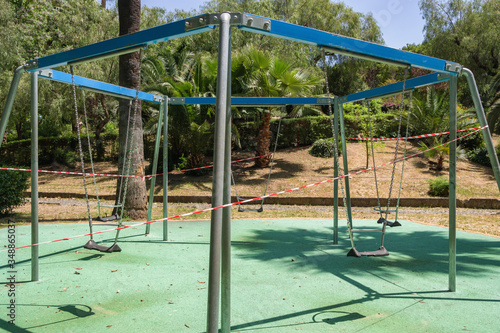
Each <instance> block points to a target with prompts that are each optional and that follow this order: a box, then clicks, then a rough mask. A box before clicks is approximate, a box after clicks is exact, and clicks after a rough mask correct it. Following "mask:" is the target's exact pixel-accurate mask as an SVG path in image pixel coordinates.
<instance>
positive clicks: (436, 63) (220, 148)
mask: <svg viewBox="0 0 500 333" xmlns="http://www.w3.org/2000/svg"><path fill="white" fill-rule="evenodd" d="M216 27H219V28H220V34H219V65H218V66H219V68H218V77H217V80H218V85H217V97H216V105H217V108H216V113H217V117H216V124H215V126H216V143H215V145H214V157H215V159H214V189H213V191H212V197H213V203H212V204H213V205H218V204H222V203H228V197H229V195H228V193H230V185H231V182H230V181H228V179H230V175H228V172H229V171H228V170H230V166H229V164H230V158H228V156H230V134H231V133H230V128H229V126H228V124H229V120H228V119H230V108H231V103H232V99H231V97H230V96H231V91H230V89H231V88H230V87H231V85H230V80H231V74H230V64H231V52H230V51H231V27H237V28H238V29H240V30H243V31H249V32H253V33H258V34H262V35H267V36H273V37H277V38H282V39H287V40H291V41H297V42H302V43H305V44H308V45H313V46H317V47H319V48H324V49H327V50H329V51H331V52H336V53H338V54H344V55H349V56H353V57H357V58H361V59H366V60H371V61H378V62H382V63H388V64H392V65H396V66H404V67H407V66H412V67H417V68H423V69H428V70H431V71H432V72H434V73H433V74H430V75H437V77H436V79H438V80H445V79H446V80H449V82H450V128H453V129H454V128H456V107H455V108H453V106H456V93H457V85H456V82H457V78H458V76H459V75H464V76H466V78H467V82H468V84H469V88H470V92H471V95H472V98H473V101H474V106H475V109H476V112H477V116H478V118H479V122H480V124H481V126H485V125H486V117H485V114H484V110H483V107H482V105H481V100H480V97H479V93H478V90H477V86H476V83H475V81H474V76H473V74H472V72H471V71H470V70H468V69H466V68H463V67H462V66H461V65H460V64H457V63H454V62H449V61H446V60H442V59H437V58H433V57H429V56H425V55H421V54H415V53H411V52H405V51H401V50H397V49H393V48H390V47H387V46H383V45H379V44H375V43H370V42H365V41H361V40H357V39H354V38H350V37H345V36H341V35H337V34H332V33H329V32H325V31H320V30H316V29H312V28H308V27H302V26H298V25H295V24H291V23H287V22H282V21H277V20H273V19H268V18H265V17H260V16H256V15H251V14H246V13H227V12H226V13H222V14H210V13H209V14H202V15H198V16H195V17H191V18H187V19H184V20H179V21H176V22H171V23H167V24H164V25H160V26H157V27H154V28H151V29H147V30H142V31H139V32H137V33H134V34H130V35H126V36H121V37H117V38H113V39H109V40H106V41H102V42H99V43H95V44H91V45H87V46H84V47H80V48H77V49H73V50H69V51H64V52H60V53H56V54H53V55H49V56H46V57H41V58H38V59H34V60H31V61H29V62H27V63H26V64H25V65H23V66H21V67H19V68H17V69H16V70H15V72H14V77H13V80H12V83H11V87H10V90H9V94H8V96H7V100H6V103H5V107H4V111H3V114H2V118H1V119H0V136H2V137H3V135H4V133H5V130H6V128H7V122H8V119H9V116H10V113H11V110H12V106H13V102H14V97H15V95H16V91H17V88H18V84H19V80H20V76H21V75H22V73H24V72H29V73H33V74H32V95H35V96H32V116H33V115H36V109H37V97H36V95H37V93H36V90H37V84H36V82H35V81H36V77H37V75H41V74H43V72H40V71H43V70H47V69H48V70H50V69H53V68H55V67H59V66H63V65H71V64H76V63H81V62H87V61H93V60H96V59H100V58H104V57H111V56H116V55H119V54H124V53H129V52H134V51H136V50H138V49H140V48H144V47H147V46H148V45H152V44H156V43H159V42H163V41H167V40H172V39H176V38H181V37H185V36H189V35H194V34H198V33H202V32H206V31H209V30H212V29H214V28H216ZM417 79H420V78H417ZM415 80H416V79H415ZM408 81H410V80H408ZM408 81H407V82H406V84H407V85H408ZM431 81H432V80H431ZM415 82H416V81H415ZM427 84H432V83H429V82H427ZM422 85H426V84H422ZM408 89H409V88H408ZM396 91H400V89H398V86H397V84H394V85H389V86H386V87H381V88H376V89H372V90H370V91H368V92H362V93H358V94H353V95H349V96H345V97H342V98H338V97H337V98H336V100H335V101H336V103H335V105H338V107H336V108H335V109H336V114H337V113H338V119H337V120H335V122H336V123H337V122H338V123H339V124H340V127H341V129H340V132H341V135H342V145H343V146H345V135H344V124H343V110H342V104H343V103H346V102H350V101H351V102H352V101H355V100H362V99H369V98H375V97H380V96H384V95H388V94H394V93H395V92H396ZM164 104H165V105H166V104H167V103H166V102H165V103H164ZM164 112H165V115H166V111H164ZM165 119H166V117H165V118H164V121H165ZM35 123H36V122H32V124H34V125H33V126H35V127H36V124H35ZM337 126H338V125H337V124H336V125H335V127H337ZM451 132H452V133H453V132H454V131H453V130H451ZM482 132H483V137H484V139H485V142H486V146H487V150H488V153H489V156H490V159H491V164H492V166H493V172H494V175H495V178H496V180H497V185H498V187H499V189H500V168H499V163H498V158H497V157H496V154H495V153H494V151H495V150H494V146H493V142H492V140H491V134H490V131H489V129H488V128H486V129H485V130H483V131H482ZM32 133H33V132H32ZM34 133H35V134H36V129H35V132H34ZM453 135H454V134H452V137H453ZM164 145H165V142H164ZM0 146H1V142H0ZM228 146H229V147H228ZM37 154H38V152H37V138H33V141H32V168H35V167H37ZM455 158H456V144H452V145H450V215H449V220H450V225H449V230H450V234H449V243H450V248H449V256H450V259H449V265H450V269H449V290H450V291H455V290H456V234H455V231H456V196H455V194H454V192H455V191H456V164H455ZM344 159H345V157H344ZM452 160H453V161H452ZM165 165H166V163H164V166H165ZM347 171H348V168H347V163H346V161H345V160H344V172H347ZM165 173H166V172H165ZM33 174H36V172H33V173H32V180H35V181H36V180H37V178H36V176H33ZM164 179H165V178H164ZM344 180H345V181H346V185H347V184H348V182H347V181H348V180H347V179H345V178H344ZM35 183H36V182H35ZM335 185H337V182H336V183H335ZM335 187H337V186H335ZM35 189H37V188H36V186H35ZM33 192H34V194H33V196H34V197H37V191H33ZM452 192H453V193H452ZM35 199H36V198H35ZM335 202H336V203H337V202H338V201H337V200H336V199H335ZM164 203H165V204H166V202H165V199H164ZM35 209H37V207H33V210H35ZM218 211H219V210H217V211H213V213H212V218H211V223H212V230H211V243H210V267H209V275H210V282H209V301H208V315H207V331H208V332H210V333H213V332H217V331H218V320H219V290H220V289H219V287H221V275H222V310H221V312H222V326H221V331H222V332H229V331H230V322H229V316H230V285H229V284H230V282H229V274H230V212H229V209H226V208H225V209H224V210H223V211H221V212H220V213H219V212H218ZM35 214H36V213H35ZM349 214H350V209H349ZM36 221H37V216H33V214H32V231H33V232H36V231H37V230H36V229H35V228H34V226H33V225H36V223H35V222H36ZM32 240H33V241H35V239H32ZM36 251H37V249H36V247H34V249H33V253H35V252H36ZM221 256H222V261H221ZM36 265H37V261H36ZM221 266H222V268H221ZM33 267H35V262H34V261H33V266H32V268H33ZM221 269H222V274H221ZM33 277H35V275H33ZM37 278H38V275H36V279H37Z"/></svg>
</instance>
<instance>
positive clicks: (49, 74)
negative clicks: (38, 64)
mask: <svg viewBox="0 0 500 333" xmlns="http://www.w3.org/2000/svg"><path fill="white" fill-rule="evenodd" d="M38 75H39V76H43V77H48V78H49V79H52V75H53V73H52V70H50V69H42V70H41V71H38Z"/></svg>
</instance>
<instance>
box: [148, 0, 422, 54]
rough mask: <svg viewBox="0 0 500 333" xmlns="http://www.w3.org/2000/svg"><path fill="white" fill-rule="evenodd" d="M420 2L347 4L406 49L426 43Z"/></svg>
mask: <svg viewBox="0 0 500 333" xmlns="http://www.w3.org/2000/svg"><path fill="white" fill-rule="evenodd" d="M205 2H206V0H182V1H168V0H141V3H142V5H146V6H148V7H162V8H165V9H167V10H173V9H174V8H178V9H183V10H191V9H195V10H199V9H200V5H202V4H203V3H205ZM418 2H419V1H418V0H344V3H345V4H346V5H348V6H349V7H352V8H353V9H354V10H355V11H357V12H360V13H363V14H368V13H372V14H373V17H374V18H375V19H376V20H377V23H378V25H379V27H380V29H381V31H382V34H383V38H384V41H385V44H386V45H387V46H390V47H394V48H398V49H400V48H402V47H403V46H405V45H406V44H420V43H421V42H422V41H423V40H424V36H423V28H424V23H425V22H424V20H423V19H422V15H421V14H420V9H419V7H418Z"/></svg>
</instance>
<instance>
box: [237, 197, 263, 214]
mask: <svg viewBox="0 0 500 333" xmlns="http://www.w3.org/2000/svg"><path fill="white" fill-rule="evenodd" d="M237 199H238V201H246V200H250V199H242V198H237ZM257 202H262V199H261V200H254V201H250V202H245V204H254V205H255V203H257ZM263 211H264V207H262V205H261V206H260V207H259V208H243V207H241V204H239V205H238V212H258V213H262V212H263Z"/></svg>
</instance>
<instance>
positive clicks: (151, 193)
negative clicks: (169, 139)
mask: <svg viewBox="0 0 500 333" xmlns="http://www.w3.org/2000/svg"><path fill="white" fill-rule="evenodd" d="M164 107H165V100H163V102H161V104H160V112H159V114H158V128H157V129H156V141H155V152H154V156H153V170H152V173H153V177H151V184H150V186H149V202H148V221H151V215H152V214H153V201H154V197H155V184H156V170H157V169H158V155H159V154H160V139H161V127H162V125H163V122H162V120H163V108H164ZM150 231H151V224H147V225H146V235H148V234H149V233H150Z"/></svg>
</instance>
